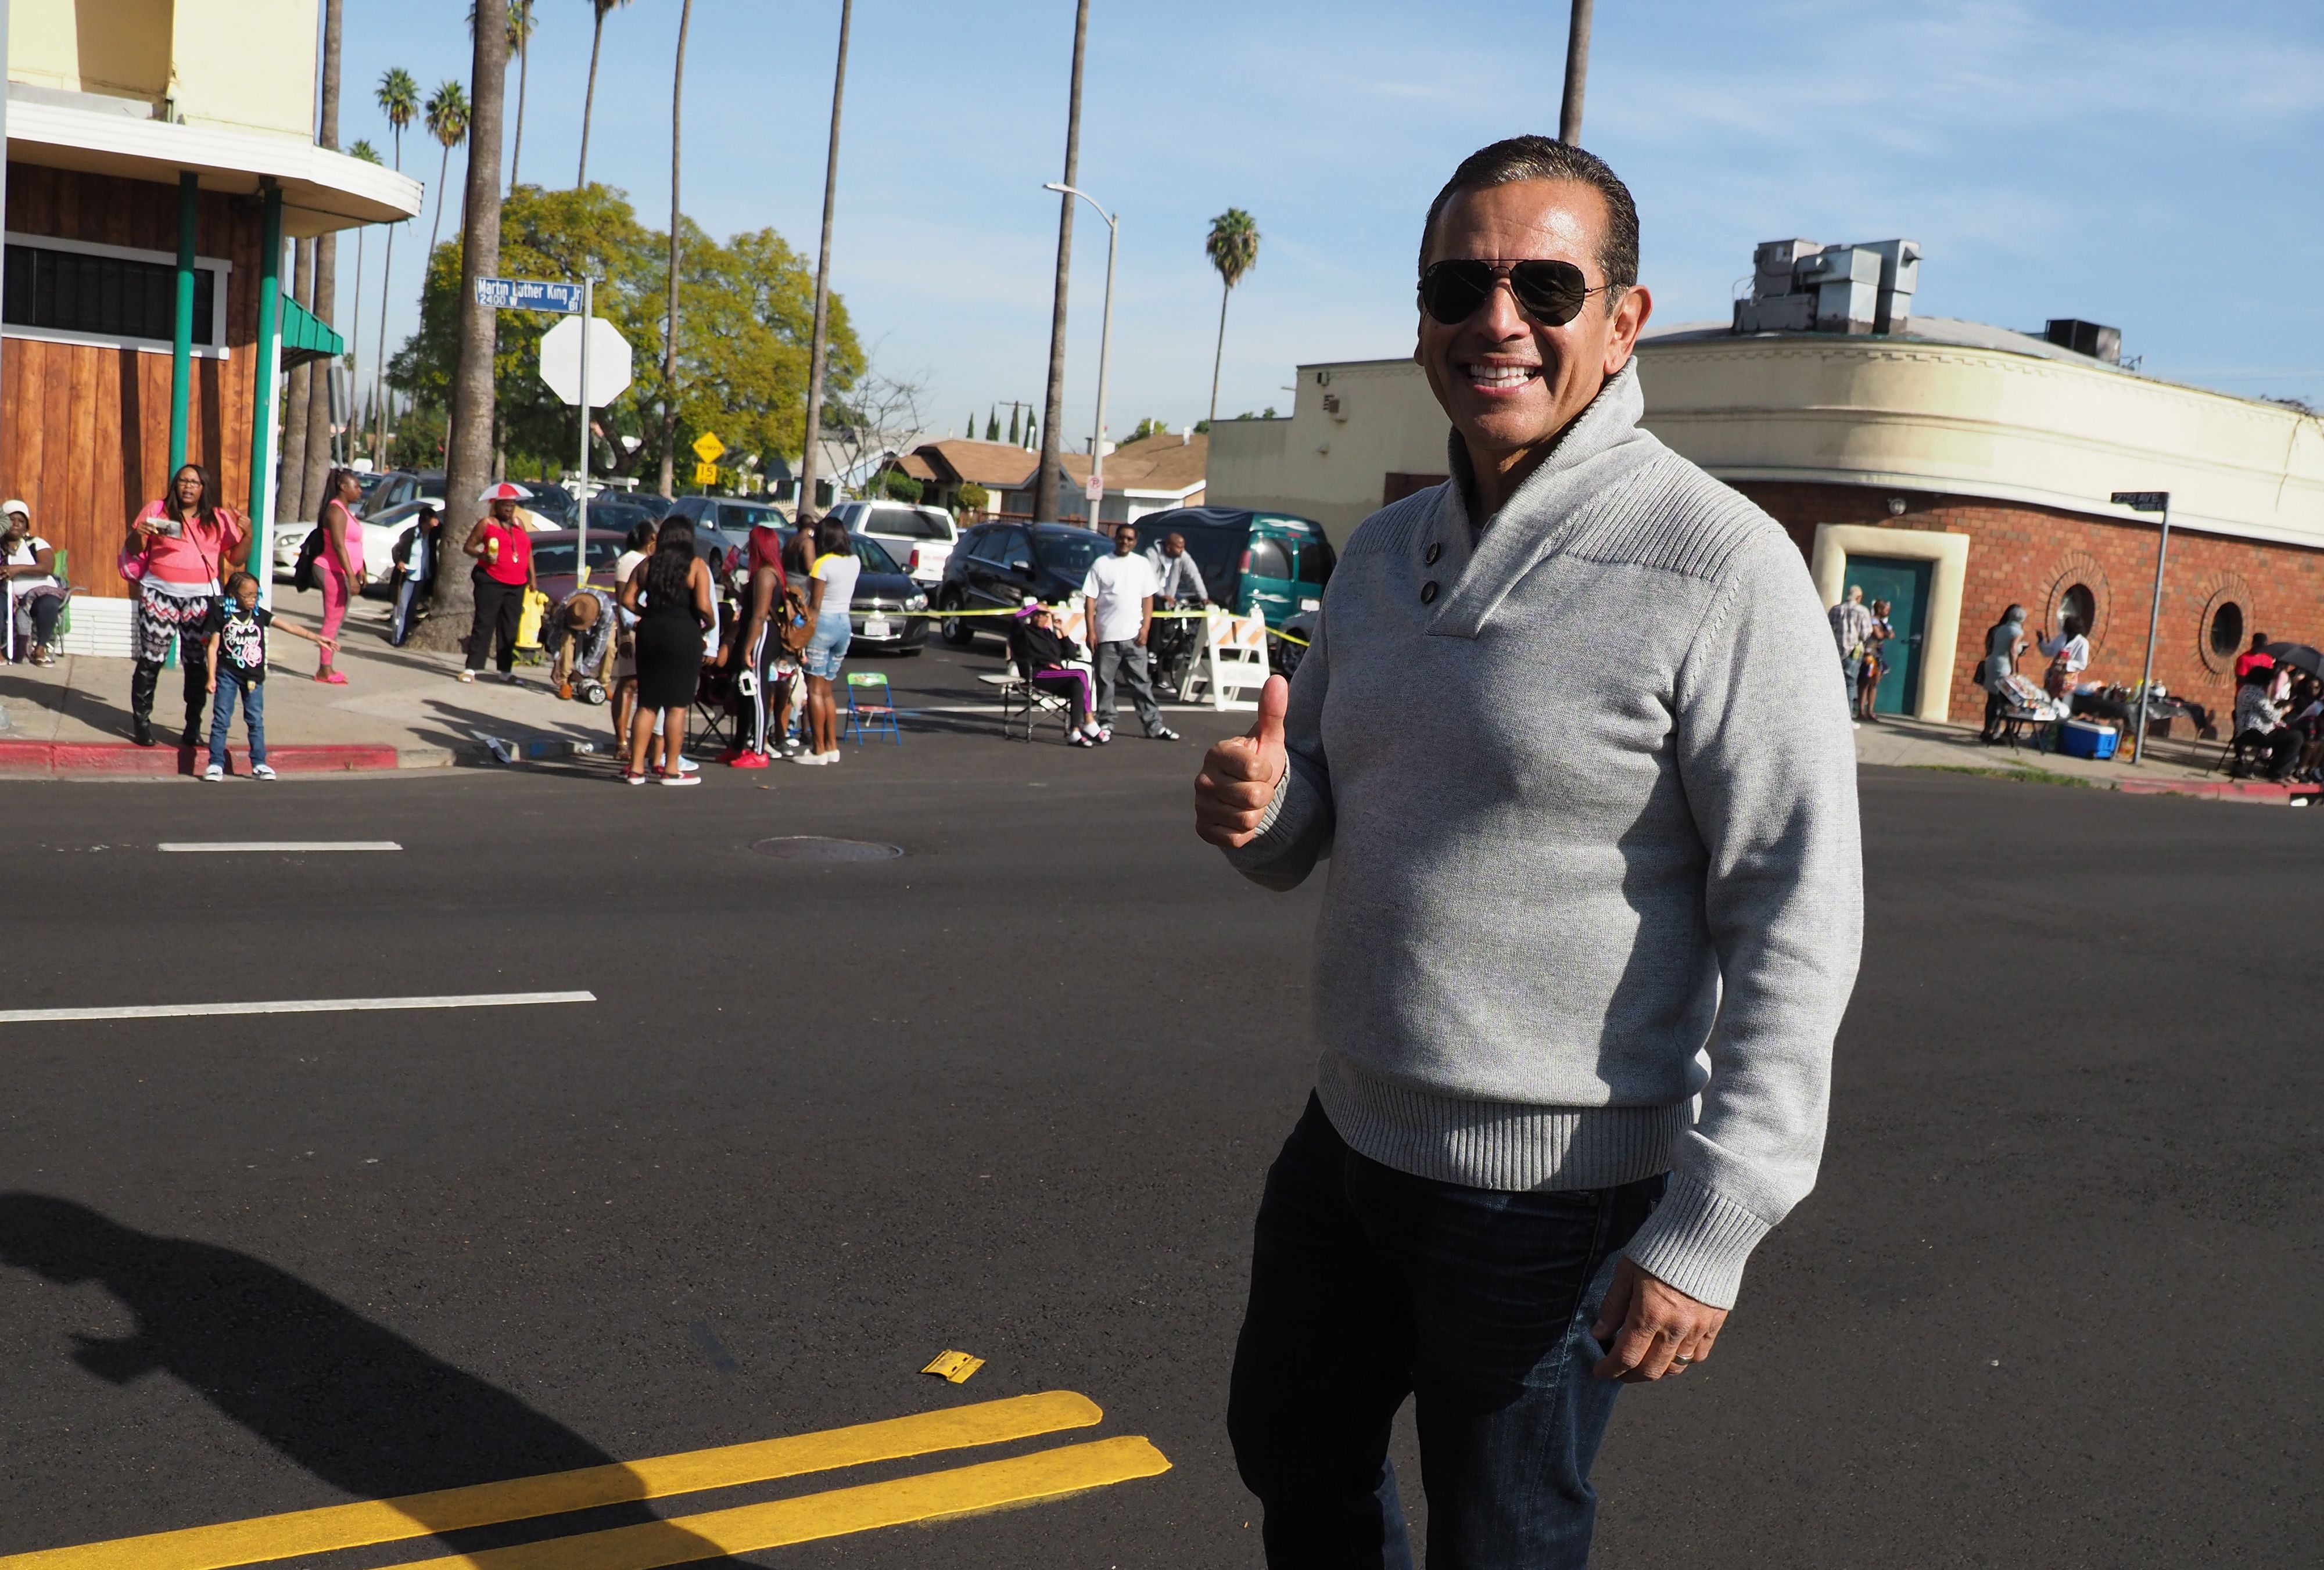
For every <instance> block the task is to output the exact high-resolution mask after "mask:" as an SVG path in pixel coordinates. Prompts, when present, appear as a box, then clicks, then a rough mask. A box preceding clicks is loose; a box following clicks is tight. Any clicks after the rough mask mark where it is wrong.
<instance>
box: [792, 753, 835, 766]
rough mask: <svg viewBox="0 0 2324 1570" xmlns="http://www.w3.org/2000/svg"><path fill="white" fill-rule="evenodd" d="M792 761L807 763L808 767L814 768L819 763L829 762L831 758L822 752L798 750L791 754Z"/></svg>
mask: <svg viewBox="0 0 2324 1570" xmlns="http://www.w3.org/2000/svg"><path fill="white" fill-rule="evenodd" d="M791 761H792V762H793V763H798V764H805V765H806V766H807V767H809V768H813V767H816V766H818V765H821V764H825V763H829V762H830V761H831V759H830V758H828V757H825V756H824V755H823V754H822V753H820V752H798V753H793V754H792V755H791Z"/></svg>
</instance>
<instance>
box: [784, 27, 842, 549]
mask: <svg viewBox="0 0 2324 1570" xmlns="http://www.w3.org/2000/svg"><path fill="white" fill-rule="evenodd" d="M854 14H855V0H839V64H838V67H837V68H836V69H834V70H833V72H832V73H831V145H830V147H829V149H828V150H827V151H825V154H824V161H823V239H822V242H821V243H819V244H818V245H817V246H816V252H815V333H814V337H813V339H812V341H811V343H810V344H809V346H808V349H807V428H806V431H805V439H804V441H803V442H802V443H801V445H800V451H799V469H798V502H797V503H796V504H794V505H793V507H792V509H791V510H792V512H793V514H794V515H795V516H797V517H799V518H805V517H806V516H807V514H809V513H810V512H812V511H814V510H815V460H816V448H817V447H819V446H820V445H823V378H824V372H825V370H826V369H827V368H828V366H829V363H830V359H831V208H832V203H833V200H834V198H835V197H836V195H837V193H838V190H839V107H840V103H841V101H842V100H843V99H844V98H845V97H846V96H847V24H848V23H849V22H850V21H851V20H852V19H853V16H854Z"/></svg>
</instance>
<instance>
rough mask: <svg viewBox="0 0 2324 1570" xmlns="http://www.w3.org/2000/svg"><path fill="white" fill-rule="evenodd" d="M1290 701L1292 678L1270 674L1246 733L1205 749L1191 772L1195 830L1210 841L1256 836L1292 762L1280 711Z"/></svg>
mask: <svg viewBox="0 0 2324 1570" xmlns="http://www.w3.org/2000/svg"><path fill="white" fill-rule="evenodd" d="M1290 703H1291V684H1290V683H1288V682H1286V681H1285V680H1284V679H1283V678H1282V677H1281V676H1269V677H1268V678H1267V685H1266V686H1264V687H1262V688H1260V689H1259V718H1258V720H1257V721H1254V722H1253V723H1252V725H1251V728H1250V734H1248V735H1245V736H1230V737H1228V738H1227V739H1225V740H1224V741H1222V742H1220V743H1219V744H1218V745H1217V746H1215V747H1213V748H1211V749H1210V751H1208V752H1206V753H1204V754H1203V772H1202V773H1200V774H1198V775H1196V776H1194V832H1195V833H1197V834H1200V835H1201V836H1202V837H1203V839H1205V840H1209V841H1210V842H1211V843H1212V844H1213V845H1221V846H1224V847H1225V848H1226V849H1230V850H1235V849H1240V848H1242V847H1243V846H1245V845H1248V844H1250V842H1251V840H1254V839H1256V838H1257V837H1258V834H1259V820H1260V819H1261V818H1264V817H1265V816H1266V815H1267V804H1268V803H1269V802H1271V801H1273V800H1274V799H1275V787H1276V786H1277V785H1279V784H1281V783H1282V780H1283V774H1284V770H1286V768H1288V767H1290V766H1291V765H1290V759H1289V757H1287V756H1286V754H1285V752H1284V750H1283V712H1284V710H1285V709H1286V708H1288V707H1289V706H1290Z"/></svg>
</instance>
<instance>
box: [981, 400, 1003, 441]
mask: <svg viewBox="0 0 2324 1570" xmlns="http://www.w3.org/2000/svg"><path fill="white" fill-rule="evenodd" d="M984 439H985V440H986V441H988V442H997V441H999V440H1000V439H1001V410H1000V409H998V408H991V409H986V410H985V411H984Z"/></svg>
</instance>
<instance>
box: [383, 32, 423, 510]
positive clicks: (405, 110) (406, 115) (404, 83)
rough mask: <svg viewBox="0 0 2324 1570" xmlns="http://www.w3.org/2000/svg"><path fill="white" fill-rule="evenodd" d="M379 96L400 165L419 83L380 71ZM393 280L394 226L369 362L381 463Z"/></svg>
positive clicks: (394, 70) (396, 69)
mask: <svg viewBox="0 0 2324 1570" xmlns="http://www.w3.org/2000/svg"><path fill="white" fill-rule="evenodd" d="M374 96H375V97H376V98H377V99H378V100H379V110H380V113H381V114H383V115H386V116H387V128H388V131H389V133H390V134H392V136H393V137H394V139H395V167H396V169H397V170H401V169H402V168H403V131H404V127H406V126H408V125H410V124H411V122H412V119H413V117H414V116H416V115H418V114H419V113H420V84H419V83H418V82H416V81H414V80H413V79H412V77H411V73H410V71H407V70H405V69H403V68H402V67H401V66H393V67H391V68H389V69H387V70H384V71H382V72H381V73H380V78H379V90H378V92H377V93H376V94H374ZM394 280H395V230H394V228H393V227H390V228H389V230H388V232H387V260H386V262H384V263H383V264H382V265H381V267H380V271H379V298H380V308H379V354H378V356H377V358H376V359H374V362H373V363H372V391H371V408H372V449H373V451H372V457H373V461H374V463H377V464H380V465H381V466H383V467H384V466H385V465H386V463H387V399H386V398H385V397H384V396H383V393H384V387H385V382H384V380H383V379H384V378H385V377H386V375H387V299H388V296H389V292H390V290H391V289H392V287H393V285H394Z"/></svg>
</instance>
